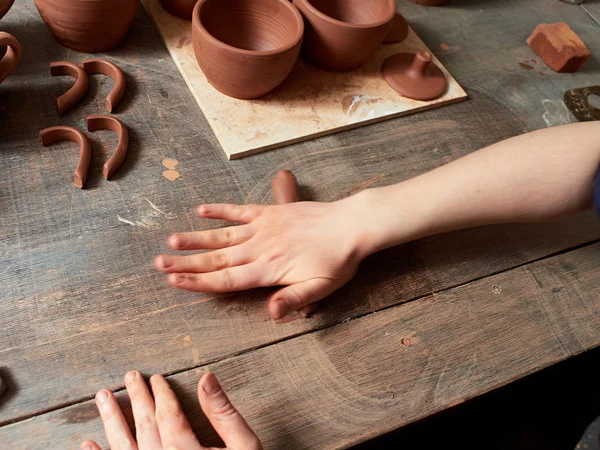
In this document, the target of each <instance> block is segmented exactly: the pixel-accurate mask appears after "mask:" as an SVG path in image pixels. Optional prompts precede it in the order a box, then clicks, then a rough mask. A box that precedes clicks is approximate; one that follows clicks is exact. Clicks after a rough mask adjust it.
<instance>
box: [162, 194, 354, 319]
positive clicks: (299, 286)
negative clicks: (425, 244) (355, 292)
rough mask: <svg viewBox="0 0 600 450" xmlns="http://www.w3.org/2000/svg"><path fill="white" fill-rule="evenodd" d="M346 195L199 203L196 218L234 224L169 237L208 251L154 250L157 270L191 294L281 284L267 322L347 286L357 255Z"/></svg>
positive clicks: (182, 246) (178, 246)
mask: <svg viewBox="0 0 600 450" xmlns="http://www.w3.org/2000/svg"><path fill="white" fill-rule="evenodd" d="M349 200H350V199H346V200H342V201H340V202H335V203H316V202H303V203H293V204H287V205H277V206H256V205H248V206H238V205H218V204H217V205H203V206H200V207H199V208H198V211H197V212H198V215H199V216H200V217H203V218H208V219H223V220H228V221H232V222H237V223H240V224H241V225H240V226H235V227H228V228H222V229H216V230H210V231H199V232H190V233H177V234H173V235H172V236H170V237H169V239H168V244H169V246H170V247H171V248H172V249H174V250H211V251H209V252H204V253H199V254H195V255H189V256H174V255H160V256H158V257H157V258H156V260H155V265H156V267H157V268H158V269H159V270H161V271H163V272H166V273H169V277H168V281H169V283H170V284H171V285H172V286H174V287H177V288H180V289H186V290H190V291H195V292H232V291H241V290H246V289H251V288H257V287H267V286H285V287H283V288H282V289H280V290H279V291H277V292H276V293H275V294H274V295H273V296H272V297H271V298H270V299H269V301H268V307H267V308H268V311H269V314H270V316H271V317H272V318H273V319H280V318H283V317H285V316H286V315H287V314H288V313H290V312H292V311H298V310H301V309H303V308H305V307H306V306H307V305H310V304H312V303H314V302H316V301H319V300H321V299H323V298H325V297H326V296H328V295H329V294H331V293H332V292H334V291H335V290H337V289H339V288H340V287H341V286H343V285H344V284H346V283H347V282H348V281H349V280H350V279H351V278H352V277H353V276H354V274H355V273H356V270H357V268H358V265H359V264H360V261H361V260H362V258H363V257H364V256H366V255H364V254H361V251H360V242H359V236H360V233H357V226H356V224H357V223H358V222H359V218H358V217H357V215H356V214H354V211H353V210H352V205H353V204H352V203H351V202H349Z"/></svg>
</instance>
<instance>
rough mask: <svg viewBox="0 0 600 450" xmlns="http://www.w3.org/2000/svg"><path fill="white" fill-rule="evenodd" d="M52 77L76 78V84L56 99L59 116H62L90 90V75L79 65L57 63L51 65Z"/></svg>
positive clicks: (64, 62) (66, 62) (65, 62)
mask: <svg viewBox="0 0 600 450" xmlns="http://www.w3.org/2000/svg"><path fill="white" fill-rule="evenodd" d="M50 73H51V74H52V76H57V75H68V76H71V77H73V78H75V84H74V85H73V86H72V87H71V89H69V90H68V91H67V92H65V93H64V94H63V95H61V96H60V97H58V98H57V99H56V106H57V107H58V115H59V116H62V115H63V114H64V113H66V112H67V111H68V110H69V109H71V108H72V107H73V106H75V105H76V104H77V102H79V100H81V99H82V98H83V96H84V95H85V93H86V92H87V90H88V75H87V73H85V71H84V70H83V69H82V68H81V67H79V66H78V65H77V64H73V63H70V62H68V61H57V62H52V63H50Z"/></svg>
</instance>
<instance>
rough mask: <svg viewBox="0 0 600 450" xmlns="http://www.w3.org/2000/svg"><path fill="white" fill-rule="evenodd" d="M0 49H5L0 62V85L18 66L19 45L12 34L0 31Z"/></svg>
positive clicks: (19, 57) (19, 56)
mask: <svg viewBox="0 0 600 450" xmlns="http://www.w3.org/2000/svg"><path fill="white" fill-rule="evenodd" d="M0 47H6V53H5V54H4V56H3V57H2V59H1V60H0V83H2V82H3V81H4V79H5V78H6V77H7V76H8V75H10V73H11V72H12V71H13V70H15V67H17V64H19V60H20V59H21V44H19V41H17V39H16V38H15V37H14V36H13V35H12V34H8V33H5V32H3V31H0Z"/></svg>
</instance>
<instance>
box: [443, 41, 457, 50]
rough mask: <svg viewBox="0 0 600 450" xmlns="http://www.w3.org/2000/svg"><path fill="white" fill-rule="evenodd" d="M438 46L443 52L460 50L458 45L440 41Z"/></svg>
mask: <svg viewBox="0 0 600 450" xmlns="http://www.w3.org/2000/svg"><path fill="white" fill-rule="evenodd" d="M440 48H441V49H442V50H444V51H445V52H456V51H458V50H460V45H448V44H446V43H445V42H442V43H441V44H440Z"/></svg>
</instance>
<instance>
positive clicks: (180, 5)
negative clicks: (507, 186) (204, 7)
mask: <svg viewBox="0 0 600 450" xmlns="http://www.w3.org/2000/svg"><path fill="white" fill-rule="evenodd" d="M196 1H197V0H160V4H161V6H162V7H163V8H164V9H165V11H167V12H168V13H169V14H173V15H174V16H177V17H180V18H182V19H186V20H190V19H191V18H192V12H193V11H194V6H196Z"/></svg>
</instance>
